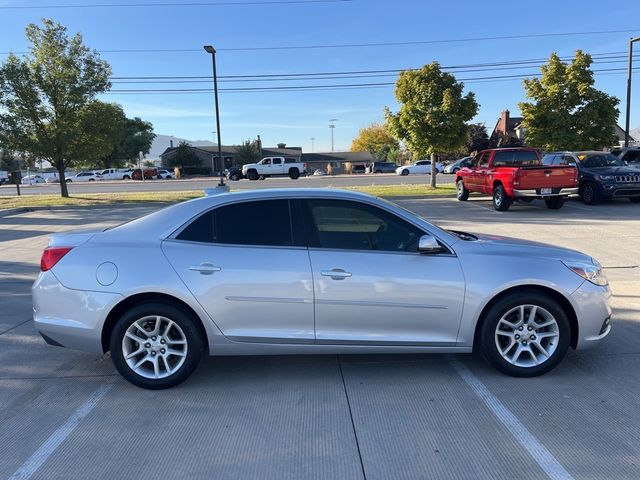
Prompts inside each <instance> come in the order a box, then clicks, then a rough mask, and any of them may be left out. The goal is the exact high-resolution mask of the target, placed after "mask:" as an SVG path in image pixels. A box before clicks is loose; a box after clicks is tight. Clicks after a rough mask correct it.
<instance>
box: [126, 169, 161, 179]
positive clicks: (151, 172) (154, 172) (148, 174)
mask: <svg viewBox="0 0 640 480" xmlns="http://www.w3.org/2000/svg"><path fill="white" fill-rule="evenodd" d="M157 177H158V169H157V168H155V167H145V168H144V178H145V180H153V179H154V178H157ZM131 179H132V180H142V174H141V173H140V169H139V168H136V169H135V170H133V171H132V172H131Z"/></svg>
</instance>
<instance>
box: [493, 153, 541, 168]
mask: <svg viewBox="0 0 640 480" xmlns="http://www.w3.org/2000/svg"><path fill="white" fill-rule="evenodd" d="M532 165H540V160H539V159H538V154H537V153H536V152H535V151H532V150H512V151H506V152H496V154H495V155H494V157H493V166H494V167H527V166H532Z"/></svg>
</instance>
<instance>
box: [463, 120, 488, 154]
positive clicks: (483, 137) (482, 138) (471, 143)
mask: <svg viewBox="0 0 640 480" xmlns="http://www.w3.org/2000/svg"><path fill="white" fill-rule="evenodd" d="M487 148H489V135H488V134H487V127H485V126H484V125H483V124H482V123H471V124H469V125H468V133H467V144H466V146H465V150H466V151H465V153H466V154H469V153H471V152H479V151H480V150H485V149H487Z"/></svg>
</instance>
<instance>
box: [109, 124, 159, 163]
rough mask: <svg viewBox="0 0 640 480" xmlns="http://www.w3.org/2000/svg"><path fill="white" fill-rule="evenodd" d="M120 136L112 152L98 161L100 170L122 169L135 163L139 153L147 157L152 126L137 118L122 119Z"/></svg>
mask: <svg viewBox="0 0 640 480" xmlns="http://www.w3.org/2000/svg"><path fill="white" fill-rule="evenodd" d="M122 123H123V128H122V134H121V135H120V138H119V139H118V143H117V144H116V145H115V147H114V148H113V150H112V151H111V152H110V153H109V154H108V155H105V156H104V157H102V158H101V159H100V164H101V166H102V168H114V167H122V166H124V165H125V164H127V163H137V161H138V157H139V155H140V152H142V154H143V155H147V154H148V153H149V150H151V144H152V143H153V139H154V138H156V134H155V133H153V125H152V124H151V123H150V122H145V121H144V120H142V119H141V118H139V117H135V118H126V117H124V118H123V119H122Z"/></svg>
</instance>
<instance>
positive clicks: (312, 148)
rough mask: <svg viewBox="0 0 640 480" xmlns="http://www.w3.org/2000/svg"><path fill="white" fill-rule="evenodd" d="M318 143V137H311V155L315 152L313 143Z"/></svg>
mask: <svg viewBox="0 0 640 480" xmlns="http://www.w3.org/2000/svg"><path fill="white" fill-rule="evenodd" d="M315 141H316V137H311V153H313V151H314V147H313V142H315Z"/></svg>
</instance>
